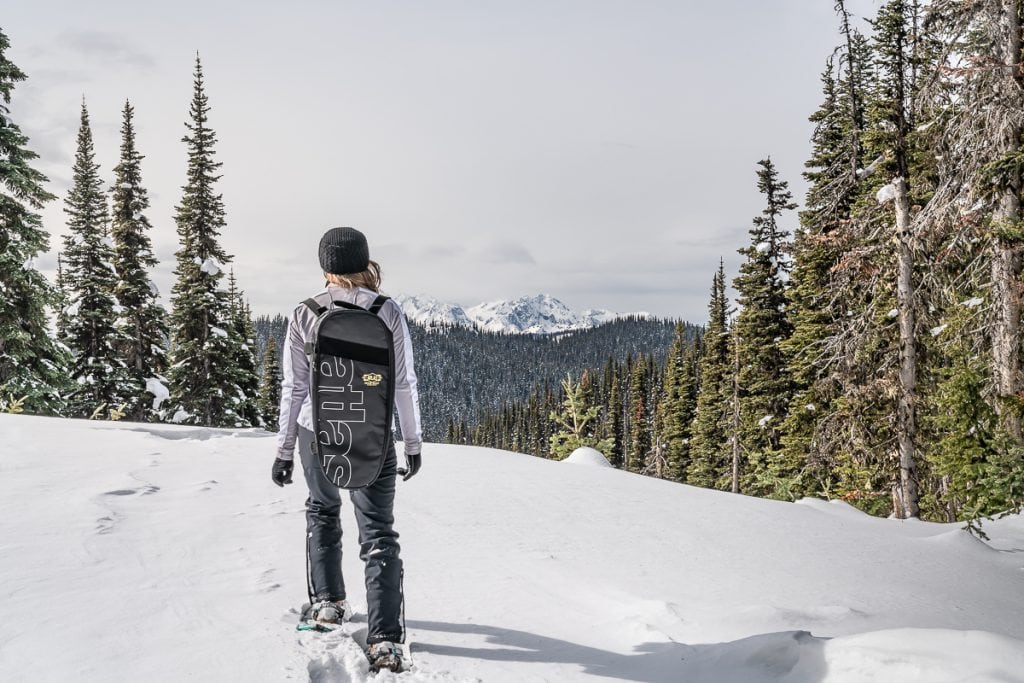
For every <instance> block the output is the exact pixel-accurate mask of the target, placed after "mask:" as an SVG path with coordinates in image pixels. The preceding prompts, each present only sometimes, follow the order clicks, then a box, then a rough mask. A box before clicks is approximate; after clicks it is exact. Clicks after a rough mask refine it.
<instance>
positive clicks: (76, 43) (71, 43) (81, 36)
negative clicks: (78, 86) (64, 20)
mask: <svg viewBox="0 0 1024 683" xmlns="http://www.w3.org/2000/svg"><path fill="white" fill-rule="evenodd" d="M57 41H58V43H59V44H60V45H61V46H62V47H64V48H65V49H67V50H69V51H71V52H74V53H77V54H79V55H81V56H83V57H86V58H88V59H92V60H95V61H99V62H105V63H113V64H117V65H127V66H131V67H134V68H136V69H140V70H143V71H148V70H150V69H152V68H154V67H155V66H156V60H155V59H153V56H152V55H150V54H149V53H148V52H145V51H144V50H141V49H139V48H138V47H136V46H135V45H133V44H132V43H131V42H130V41H129V40H127V39H125V38H124V37H122V36H119V35H117V34H116V33H108V32H106V31H65V32H64V33H61V34H60V35H59V36H57Z"/></svg>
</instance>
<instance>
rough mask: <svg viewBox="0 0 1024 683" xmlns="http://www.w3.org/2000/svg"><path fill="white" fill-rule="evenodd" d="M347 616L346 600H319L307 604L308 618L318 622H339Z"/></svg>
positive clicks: (349, 611)
mask: <svg viewBox="0 0 1024 683" xmlns="http://www.w3.org/2000/svg"><path fill="white" fill-rule="evenodd" d="M349 616H351V609H350V608H349V606H348V601H347V600H320V601H319V602H314V603H313V604H312V605H310V606H309V620H310V621H315V622H317V623H318V624H340V623H342V622H343V621H345V620H347V619H348V618H349Z"/></svg>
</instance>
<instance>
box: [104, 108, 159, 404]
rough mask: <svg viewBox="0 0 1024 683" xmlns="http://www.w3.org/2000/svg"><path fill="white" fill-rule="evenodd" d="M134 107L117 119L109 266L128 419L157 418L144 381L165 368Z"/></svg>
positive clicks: (156, 378)
mask: <svg viewBox="0 0 1024 683" xmlns="http://www.w3.org/2000/svg"><path fill="white" fill-rule="evenodd" d="M133 117H134V109H133V108H132V106H131V104H130V103H128V102H125V104H124V110H123V120H122V123H121V158H120V163H118V165H117V166H115V167H114V186H113V187H112V188H111V194H112V198H113V209H112V214H113V217H112V221H111V235H112V236H113V238H114V267H115V270H116V271H117V277H118V281H117V286H116V288H115V294H116V296H117V301H118V304H119V305H120V306H121V309H122V313H121V318H120V321H121V322H120V336H121V337H122V338H123V339H124V345H123V348H121V349H120V354H121V357H122V358H124V361H125V363H126V365H127V366H128V372H129V376H130V377H131V382H132V385H133V386H134V387H135V392H134V393H133V394H132V395H131V397H130V400H129V403H128V406H127V409H126V412H127V415H128V417H129V419H132V420H142V421H150V420H153V419H155V418H156V417H157V414H158V413H157V411H156V410H155V409H154V408H153V404H152V402H151V401H150V400H149V398H148V394H145V393H143V390H144V389H145V387H146V383H147V381H149V380H151V379H155V380H158V381H165V380H163V374H164V373H165V372H166V371H167V348H166V347H167V312H166V311H165V310H164V308H163V306H161V305H160V303H159V301H158V300H157V297H158V291H157V289H156V285H154V284H153V281H152V280H151V279H150V272H151V271H152V269H153V268H154V267H155V266H156V264H157V259H156V257H155V256H154V255H153V244H152V242H151V241H150V239H149V236H148V234H147V233H148V231H149V230H150V229H151V227H152V226H151V225H150V223H149V219H148V218H146V216H145V213H144V212H145V210H146V209H148V208H149V196H148V193H147V192H146V189H145V188H144V187H143V185H142V163H141V162H142V159H144V158H145V157H143V155H141V154H140V153H139V152H138V150H137V149H136V147H135V128H134V125H133Z"/></svg>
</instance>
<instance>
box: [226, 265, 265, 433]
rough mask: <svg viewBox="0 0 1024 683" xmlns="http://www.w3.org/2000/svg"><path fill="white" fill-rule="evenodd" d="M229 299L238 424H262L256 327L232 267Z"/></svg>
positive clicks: (229, 277) (252, 425)
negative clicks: (239, 419) (239, 420)
mask: <svg viewBox="0 0 1024 683" xmlns="http://www.w3.org/2000/svg"><path fill="white" fill-rule="evenodd" d="M228 299H229V302H230V311H231V328H230V332H231V337H230V339H231V341H232V342H233V344H234V346H235V362H234V368H235V372H236V373H237V374H236V376H235V378H234V382H235V384H237V385H238V388H239V389H240V392H239V394H238V399H239V404H238V412H239V414H240V415H241V416H242V419H243V422H242V424H240V425H239V426H244V427H258V426H262V424H263V423H262V418H261V415H262V413H261V412H260V409H259V406H258V405H257V404H258V401H259V390H260V375H259V372H258V368H257V367H256V353H255V349H256V327H255V325H254V324H253V322H252V312H251V310H250V309H249V305H248V303H246V302H245V300H244V298H243V296H242V291H241V290H240V289H238V282H237V280H235V270H234V269H233V268H232V269H231V270H230V271H229V273H228Z"/></svg>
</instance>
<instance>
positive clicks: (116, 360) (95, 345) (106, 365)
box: [63, 102, 137, 417]
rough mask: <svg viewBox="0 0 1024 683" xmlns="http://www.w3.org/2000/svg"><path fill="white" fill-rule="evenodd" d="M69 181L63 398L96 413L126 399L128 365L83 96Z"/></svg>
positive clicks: (74, 410)
mask: <svg viewBox="0 0 1024 683" xmlns="http://www.w3.org/2000/svg"><path fill="white" fill-rule="evenodd" d="M73 174H74V177H73V181H72V182H73V184H72V186H71V190H70V191H69V192H68V196H67V198H66V199H65V200H64V213H66V214H67V216H68V221H67V225H68V234H67V235H66V236H65V238H64V251H63V254H64V259H65V261H66V263H67V272H66V274H65V275H64V278H65V280H66V282H67V286H68V289H69V291H70V295H71V309H72V311H71V312H70V315H69V317H68V329H67V333H68V338H67V343H68V346H69V347H70V348H71V351H72V353H73V354H74V360H73V362H72V367H71V379H72V380H73V381H74V382H75V383H76V384H77V385H78V387H77V389H76V390H75V391H74V392H72V394H71V395H70V396H69V399H68V410H69V412H70V413H71V414H72V415H76V416H81V417H98V416H100V415H103V414H105V413H106V411H108V410H112V409H117V408H119V407H120V406H122V405H126V404H127V403H129V402H130V401H131V397H132V396H133V394H135V393H137V391H136V388H135V387H132V386H131V382H130V379H129V377H128V371H127V367H126V366H125V364H124V361H123V360H121V357H120V354H119V353H118V349H119V348H120V347H121V345H122V342H123V340H122V338H121V337H120V336H119V334H118V330H117V318H118V314H119V313H120V307H119V306H118V305H117V302H116V299H115V298H114V287H115V286H116V284H117V275H116V273H115V272H114V264H113V263H112V261H113V258H114V245H113V242H112V241H111V239H110V236H109V234H108V225H107V222H108V214H107V200H106V197H105V195H104V192H103V182H102V180H101V179H100V173H99V164H97V163H96V154H95V151H94V149H93V140H92V129H91V127H90V125H89V112H88V110H87V109H86V106H85V102H82V111H81V125H80V126H79V129H78V149H77V151H76V153H75V164H74V167H73Z"/></svg>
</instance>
